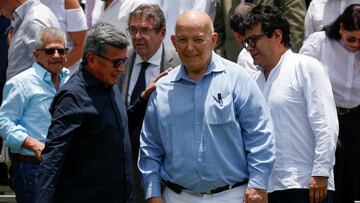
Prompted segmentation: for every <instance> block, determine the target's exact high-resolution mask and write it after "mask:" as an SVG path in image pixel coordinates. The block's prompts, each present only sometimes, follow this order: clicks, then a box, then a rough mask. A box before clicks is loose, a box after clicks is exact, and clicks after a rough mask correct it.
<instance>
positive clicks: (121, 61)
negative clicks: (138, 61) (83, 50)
mask: <svg viewBox="0 0 360 203" xmlns="http://www.w3.org/2000/svg"><path fill="white" fill-rule="evenodd" d="M94 54H95V55H96V56H98V57H100V58H103V59H105V60H107V61H110V62H112V64H113V67H114V68H118V67H119V66H120V65H122V64H124V65H126V64H127V62H128V60H129V58H128V57H126V58H124V59H114V60H112V59H109V58H107V57H105V56H102V55H100V54H96V53H94Z"/></svg>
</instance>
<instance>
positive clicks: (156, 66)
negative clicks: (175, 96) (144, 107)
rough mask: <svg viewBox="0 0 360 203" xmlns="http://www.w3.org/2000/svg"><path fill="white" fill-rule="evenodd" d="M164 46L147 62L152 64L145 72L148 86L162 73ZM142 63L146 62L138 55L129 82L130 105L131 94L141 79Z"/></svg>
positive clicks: (128, 98) (128, 96)
mask: <svg viewBox="0 0 360 203" xmlns="http://www.w3.org/2000/svg"><path fill="white" fill-rule="evenodd" d="M163 46H164V45H163V44H161V46H160V48H159V49H158V50H157V52H156V53H155V54H154V55H153V56H152V57H151V58H150V59H149V60H147V62H148V63H150V64H149V66H148V67H147V69H146V71H145V82H146V85H149V84H150V82H151V81H152V80H153V79H154V78H155V77H156V76H157V75H158V74H159V73H160V66H161V56H162V52H163ZM142 62H144V61H143V60H142V59H141V57H140V56H139V55H137V54H136V56H135V61H134V67H133V69H132V73H131V77H130V82H129V90H128V93H127V100H128V104H130V99H131V94H132V91H133V89H134V87H135V84H136V81H137V79H138V77H139V74H140V70H141V63H142Z"/></svg>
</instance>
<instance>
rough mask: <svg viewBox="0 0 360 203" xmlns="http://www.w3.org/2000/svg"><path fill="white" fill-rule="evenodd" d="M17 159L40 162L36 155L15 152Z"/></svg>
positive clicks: (34, 162) (33, 162)
mask: <svg viewBox="0 0 360 203" xmlns="http://www.w3.org/2000/svg"><path fill="white" fill-rule="evenodd" d="M14 157H15V159H17V160H20V161H24V162H29V163H32V164H40V160H39V159H37V158H36V157H35V156H29V155H22V154H14Z"/></svg>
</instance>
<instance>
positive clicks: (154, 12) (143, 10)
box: [128, 4, 166, 31]
mask: <svg viewBox="0 0 360 203" xmlns="http://www.w3.org/2000/svg"><path fill="white" fill-rule="evenodd" d="M134 16H140V17H144V18H146V19H148V20H149V19H152V20H153V21H154V28H155V29H156V30H157V31H159V30H160V29H161V28H163V27H165V24H166V20H165V16H164V13H163V11H162V10H161V8H160V7H159V6H158V5H157V4H141V5H139V6H138V7H136V8H135V10H133V11H132V12H131V13H130V15H129V21H128V26H130V20H131V18H132V17H134Z"/></svg>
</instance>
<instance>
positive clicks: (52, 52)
mask: <svg viewBox="0 0 360 203" xmlns="http://www.w3.org/2000/svg"><path fill="white" fill-rule="evenodd" d="M35 44H36V45H35V46H36V48H35V50H34V52H33V55H34V58H35V60H36V62H35V63H34V64H33V65H32V67H31V68H29V69H27V70H26V71H24V72H21V73H20V74H18V75H16V76H14V77H13V78H11V79H10V80H9V81H7V82H6V84H5V87H4V101H3V103H2V106H1V108H0V135H1V136H2V138H3V139H4V142H5V144H6V145H7V146H8V147H9V148H10V150H11V152H12V153H13V155H12V164H13V166H12V167H13V176H12V181H13V189H14V190H15V193H16V200H17V202H19V203H22V202H26V203H31V202H34V200H35V186H34V180H35V173H36V171H37V168H38V166H39V163H40V153H41V151H42V149H43V148H44V143H43V142H44V141H45V137H46V135H47V132H48V128H49V126H50V120H51V117H50V113H49V110H48V109H49V107H50V104H51V101H52V99H53V97H54V95H55V93H56V91H57V89H58V88H59V87H60V86H62V85H63V84H64V83H65V81H66V80H67V79H68V74H69V71H68V70H67V69H65V68H63V64H64V62H65V61H66V49H65V34H64V33H63V32H62V31H61V30H59V29H57V28H53V27H50V28H43V29H41V30H40V31H39V32H38V34H37V37H36V42H35Z"/></svg>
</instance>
